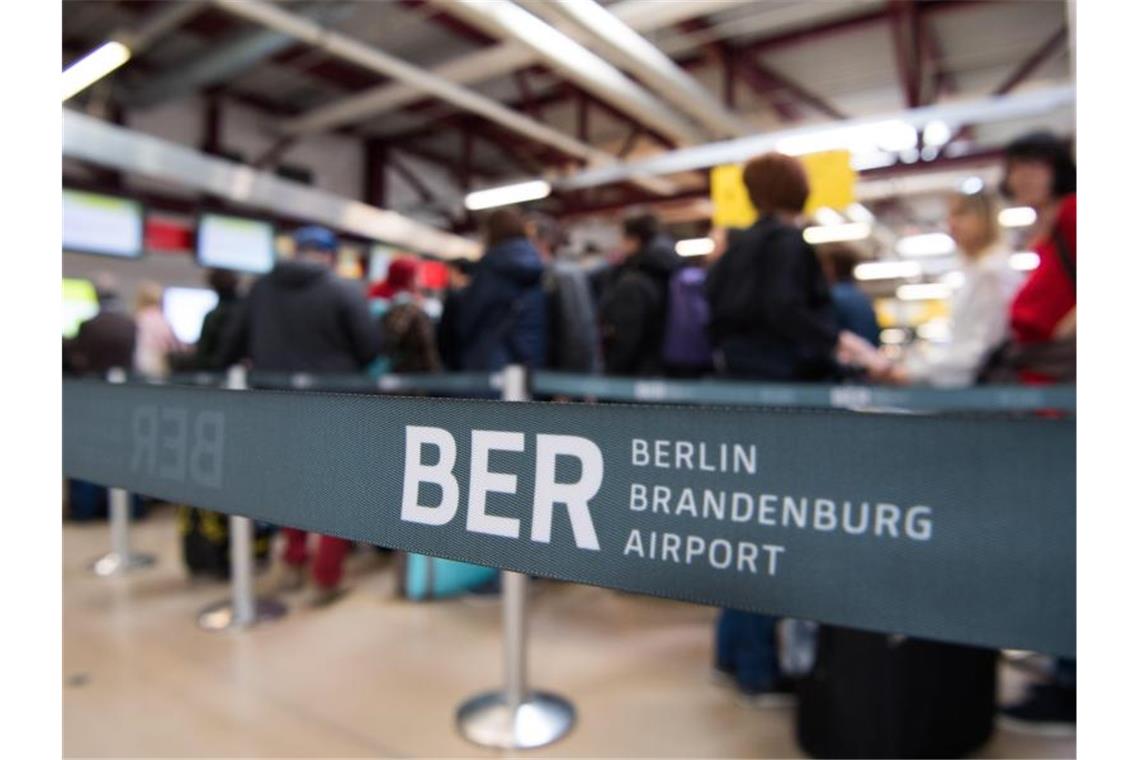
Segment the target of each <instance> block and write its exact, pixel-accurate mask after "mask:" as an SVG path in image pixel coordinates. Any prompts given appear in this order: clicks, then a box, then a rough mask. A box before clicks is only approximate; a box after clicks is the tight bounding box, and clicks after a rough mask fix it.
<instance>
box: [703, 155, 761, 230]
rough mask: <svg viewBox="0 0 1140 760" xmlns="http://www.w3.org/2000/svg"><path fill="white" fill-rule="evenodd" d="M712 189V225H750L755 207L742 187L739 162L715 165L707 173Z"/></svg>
mask: <svg viewBox="0 0 1140 760" xmlns="http://www.w3.org/2000/svg"><path fill="white" fill-rule="evenodd" d="M709 187H710V188H711V190H712V203H713V218H712V221H713V226H714V227H751V226H752V223H753V222H755V221H756V209H755V208H753V206H752V201H750V200H749V199H748V191H747V190H745V189H744V167H742V166H741V165H740V164H728V165H725V166H715V167H713V170H712V172H711V173H710V174H709Z"/></svg>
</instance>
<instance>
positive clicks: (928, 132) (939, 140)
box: [922, 119, 950, 148]
mask: <svg viewBox="0 0 1140 760" xmlns="http://www.w3.org/2000/svg"><path fill="white" fill-rule="evenodd" d="M922 142H923V144H924V145H931V146H933V147H935V148H940V147H942V146H943V145H945V144H946V143H948V142H950V125H949V124H947V123H946V122H944V121H942V120H941V119H936V120H934V121H932V122H930V123H928V124H927V125H926V128H925V129H923V130H922Z"/></svg>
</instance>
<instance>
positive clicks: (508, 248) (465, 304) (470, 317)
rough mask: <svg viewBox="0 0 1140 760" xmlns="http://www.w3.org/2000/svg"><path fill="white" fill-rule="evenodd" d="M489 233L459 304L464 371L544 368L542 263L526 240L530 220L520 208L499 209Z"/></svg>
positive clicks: (489, 219) (491, 219)
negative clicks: (509, 365) (517, 365)
mask: <svg viewBox="0 0 1140 760" xmlns="http://www.w3.org/2000/svg"><path fill="white" fill-rule="evenodd" d="M485 234H486V241H487V248H486V250H485V251H484V253H483V257H482V258H481V259H479V261H477V262H476V263H475V266H474V267H473V269H472V274H471V283H470V284H469V285H468V286H467V287H466V288H465V289H464V290H463V291H462V292H461V293H460V294H459V298H458V302H457V304H456V305H457V307H458V314H457V316H458V320H457V332H458V335H457V336H456V337H457V338H458V344H459V361H460V369H462V370H467V371H492V372H493V371H497V370H500V369H502V368H503V367H505V366H507V365H508V364H522V365H525V366H528V367H531V368H537V367H543V366H545V364H546V350H547V346H546V296H545V293H544V292H543V289H542V274H543V264H542V258H541V256H539V253H538V250H537V249H536V248H535V247H534V245H533V244H532V243H531V241H530V240H529V239H528V238H527V229H526V220H525V219H524V218H523V216H522V214H521V213H520V212H519V211H518V210H517V209H514V208H501V209H496V210H495V211H493V212H491V214H490V216H488V217H487V221H486V233H485Z"/></svg>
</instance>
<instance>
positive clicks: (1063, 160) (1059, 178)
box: [1000, 132, 1077, 198]
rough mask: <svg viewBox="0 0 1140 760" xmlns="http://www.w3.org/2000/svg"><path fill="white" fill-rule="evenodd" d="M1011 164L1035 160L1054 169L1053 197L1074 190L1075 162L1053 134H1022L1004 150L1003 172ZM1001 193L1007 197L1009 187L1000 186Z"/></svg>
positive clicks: (1075, 177)
mask: <svg viewBox="0 0 1140 760" xmlns="http://www.w3.org/2000/svg"><path fill="white" fill-rule="evenodd" d="M1011 161H1037V162H1040V163H1044V164H1048V165H1049V166H1050V167H1051V168H1052V169H1053V188H1052V194H1053V197H1054V198H1060V197H1062V196H1065V195H1068V194H1069V193H1075V192H1076V191H1077V163H1076V161H1074V160H1073V154H1072V151H1070V150H1069V146H1068V145H1067V144H1066V143H1065V142H1064V141H1063V140H1061V139H1060V138H1058V137H1056V136H1055V135H1054V134H1053V133H1052V132H1030V133H1028V134H1025V135H1022V136H1021V137H1019V138H1017V139H1016V140H1014V141H1013V142H1011V143H1010V144H1009V145H1007V146H1006V148H1005V163H1006V172H1007V173H1008V172H1009V168H1008V167H1009V163H1010V162H1011ZM1000 189H1001V194H1002V195H1004V196H1006V197H1007V198H1008V197H1009V195H1010V191H1009V185H1008V183H1007V182H1006V181H1005V180H1002V183H1001V188H1000Z"/></svg>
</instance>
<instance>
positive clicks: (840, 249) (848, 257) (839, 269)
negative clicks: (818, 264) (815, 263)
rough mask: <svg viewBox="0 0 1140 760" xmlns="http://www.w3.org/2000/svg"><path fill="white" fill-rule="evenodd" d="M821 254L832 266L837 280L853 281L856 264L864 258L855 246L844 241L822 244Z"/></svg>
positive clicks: (832, 272) (833, 274) (832, 271)
mask: <svg viewBox="0 0 1140 760" xmlns="http://www.w3.org/2000/svg"><path fill="white" fill-rule="evenodd" d="M819 256H820V258H821V259H823V260H824V261H826V262H827V263H828V265H829V266H830V267H831V274H832V276H833V277H835V281H836V282H851V280H853V279H854V278H855V265H856V264H858V263H859V260H860V259H861V258H862V256H860V255H859V252H858V251H856V250H855V249H854V248H853V247H851V246H849V245H845V244H843V243H830V244H828V245H824V246H820V248H819Z"/></svg>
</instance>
